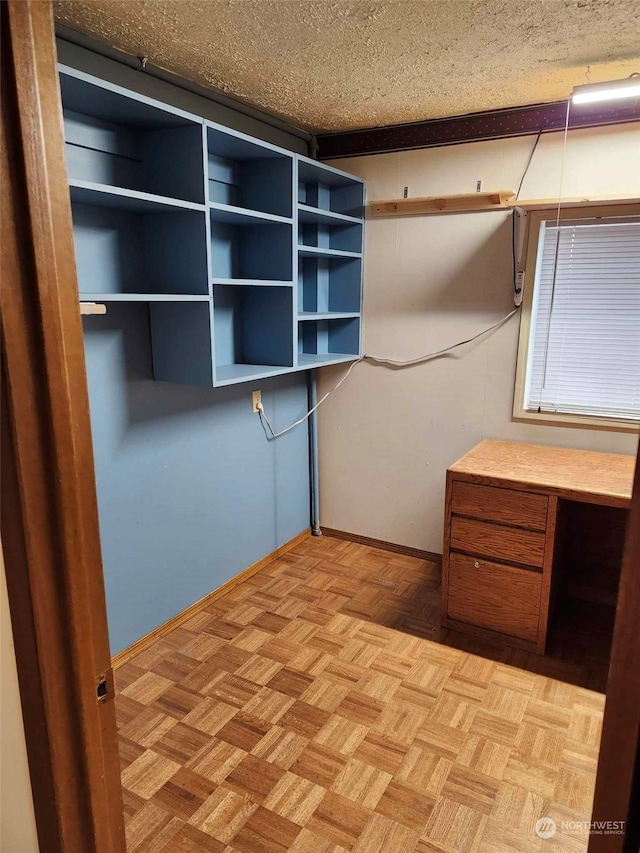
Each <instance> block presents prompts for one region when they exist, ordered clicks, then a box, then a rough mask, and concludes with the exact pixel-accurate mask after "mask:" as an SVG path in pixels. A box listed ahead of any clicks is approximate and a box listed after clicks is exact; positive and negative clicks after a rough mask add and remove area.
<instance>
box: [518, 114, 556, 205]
mask: <svg viewBox="0 0 640 853" xmlns="http://www.w3.org/2000/svg"><path fill="white" fill-rule="evenodd" d="M548 124H549V119H545V121H544V124H543V125H542V127H541V128H540V130H539V131H538V135H537V136H536V141H535V142H534V143H533V148H532V149H531V153H530V154H529V159H528V160H527V165H526V166H525V167H524V172H523V173H522V177H521V178H520V183H519V184H518V192H517V193H516V197H515V200H516V201H517V200H518V199H519V198H520V190H521V189H522V185H523V184H524V179H525V178H526V177H527V172H528V171H529V166H530V165H531V161H532V160H533V155H534V154H535V153H536V148H537V147H538V142H540V137H541V136H542V131H543V130H544V129H545V127H546V126H547V125H548Z"/></svg>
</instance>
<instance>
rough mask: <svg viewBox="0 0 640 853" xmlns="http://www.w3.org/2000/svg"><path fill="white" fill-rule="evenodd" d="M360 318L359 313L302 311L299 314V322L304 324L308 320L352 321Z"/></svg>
mask: <svg viewBox="0 0 640 853" xmlns="http://www.w3.org/2000/svg"><path fill="white" fill-rule="evenodd" d="M359 316H360V313H359V312H357V311H353V312H347V311H316V312H314V311H302V312H301V313H300V314H298V322H299V323H304V322H306V321H308V320H352V319H354V318H357V317H359Z"/></svg>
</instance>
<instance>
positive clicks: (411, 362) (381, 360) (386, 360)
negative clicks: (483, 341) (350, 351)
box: [257, 306, 520, 440]
mask: <svg viewBox="0 0 640 853" xmlns="http://www.w3.org/2000/svg"><path fill="white" fill-rule="evenodd" d="M519 310H520V308H519V306H518V307H517V308H514V309H513V311H509V313H508V314H507V315H506V316H504V317H503V318H502V319H501V320H498V322H497V323H494V324H493V326H489V328H487V329H483V330H482V331H481V332H478V334H477V335H474V336H473V337H472V338H467V339H466V340H465V341H459V342H458V343H457V344H452V345H451V346H448V347H445V348H444V349H439V350H434V351H433V352H428V353H426V354H425V355H421V356H418V358H411V359H409V360H408V361H398V360H396V359H394V358H379V357H378V356H375V355H363V356H360V358H358V359H356V360H355V361H354V362H353V364H351V365H349V369H348V370H347V372H346V373H345V374H344V376H343V377H342V378H341V379H340V381H339V382H336V384H335V385H334V386H333V388H330V389H329V390H328V391H327V393H326V394H325V395H324V396H323V397H321V398H320V399H319V400H318V402H317V403H316V404H315V406H314V407H313V408H312V409H309V411H308V412H307V413H306V415H303V416H302V417H301V418H299V419H298V420H297V421H295V422H294V423H292V424H290V425H289V426H288V427H285V429H282V430H280V432H274V429H273V427H272V426H271V423H270V422H269V418H268V417H267V415H266V414H265V411H264V406H263V405H262V403H258V406H257V408H258V414H259V415H260V420H261V422H262V425H263V426H265V425H266V426H267V427H268V429H269V432H270V433H271V435H270V436H269V435H268V436H267V438H269V439H270V440H271V439H273V438H279V436H281V435H284V434H285V433H286V432H289V431H290V430H292V429H294V427H297V426H299V425H300V424H301V423H304V421H306V420H307V418H310V417H311V415H312V414H313V413H314V412H315V411H316V409H318V408H319V407H320V406H321V405H322V404H323V403H324V401H325V400H326V399H327V397H329V396H330V395H331V394H333V392H334V391H337V390H338V388H339V387H340V386H341V385H342V383H343V382H345V381H346V380H347V379H348V378H349V376H350V375H351V371H352V370H353V368H354V367H355V366H356V364H360V362H361V361H373V362H375V363H376V364H383V365H384V364H389V365H392V366H394V367H412V366H413V365H416V364H422V363H423V362H425V361H430V360H431V359H432V358H437V357H438V356H440V355H445V353H448V352H451V350H454V349H457V348H458V347H462V346H464V345H465V344H470V343H472V342H473V341H475V340H477V339H478V338H481V337H482V335H487V334H488V333H489V332H492V331H493V330H494V329H497V328H498V326H501V325H502V324H503V323H506V322H507V320H509V319H511V317H513V315H514V314H516V313H517V312H518V311H519ZM265 431H266V430H265Z"/></svg>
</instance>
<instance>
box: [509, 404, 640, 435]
mask: <svg viewBox="0 0 640 853" xmlns="http://www.w3.org/2000/svg"><path fill="white" fill-rule="evenodd" d="M512 420H514V421H517V422H519V423H537V424H540V425H541V426H542V425H544V426H557V427H573V428H574V429H602V430H608V431H610V432H611V431H613V432H631V433H634V432H635V433H637V432H640V423H638V421H631V420H625V419H623V418H597V417H595V416H593V415H574V414H565V413H564V412H557V413H554V412H530V411H528V410H527V409H520V408H517V407H516V408H514V410H513V417H512Z"/></svg>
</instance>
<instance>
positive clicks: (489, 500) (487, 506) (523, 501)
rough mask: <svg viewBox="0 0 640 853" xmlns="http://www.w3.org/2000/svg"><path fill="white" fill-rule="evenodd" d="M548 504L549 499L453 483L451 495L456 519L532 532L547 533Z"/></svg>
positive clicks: (493, 487) (509, 490)
mask: <svg viewBox="0 0 640 853" xmlns="http://www.w3.org/2000/svg"><path fill="white" fill-rule="evenodd" d="M547 504H548V498H547V496H546V495H536V494H533V493H532V492H519V491H516V490H515V489H499V488H496V487H495V486H480V485H478V484H476V483H462V482H454V483H453V489H452V495H451V511H452V512H453V513H456V514H457V515H468V516H471V517H472V518H480V519H483V520H485V521H497V522H498V523H499V524H513V525H516V526H517V527H526V528H528V529H529V530H540V531H542V530H545V529H546V527H547Z"/></svg>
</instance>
